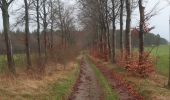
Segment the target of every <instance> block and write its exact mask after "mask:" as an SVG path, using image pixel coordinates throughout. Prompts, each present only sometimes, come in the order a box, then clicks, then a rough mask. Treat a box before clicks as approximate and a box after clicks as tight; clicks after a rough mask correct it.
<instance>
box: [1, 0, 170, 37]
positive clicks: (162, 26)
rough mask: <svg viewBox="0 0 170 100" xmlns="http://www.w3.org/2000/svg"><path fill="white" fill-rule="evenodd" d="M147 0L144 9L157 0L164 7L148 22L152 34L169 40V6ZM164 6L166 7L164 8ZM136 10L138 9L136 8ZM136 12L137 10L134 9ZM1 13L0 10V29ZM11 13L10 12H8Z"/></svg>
mask: <svg viewBox="0 0 170 100" xmlns="http://www.w3.org/2000/svg"><path fill="white" fill-rule="evenodd" d="M63 1H64V2H65V3H68V4H73V5H74V4H75V0H63ZM147 1H148V2H147V3H146V4H145V6H146V10H148V11H149V10H150V9H151V8H152V7H153V5H154V4H155V3H156V2H158V1H160V2H159V6H158V9H161V8H164V9H163V10H161V11H160V13H158V15H156V16H154V17H153V18H152V19H151V20H150V21H149V22H150V26H155V29H154V30H152V31H151V32H152V33H154V34H160V35H161V37H163V38H166V39H167V40H169V16H170V7H167V4H168V3H167V2H166V0H147ZM21 4H23V0H15V2H14V3H13V5H12V7H10V11H12V10H13V9H15V8H17V7H19V6H20V5H21ZM165 7H166V8H165ZM136 10H138V9H136ZM136 12H137V11H136ZM1 15H2V13H1V11H0V30H2V28H3V27H2V16H1ZM10 15H11V14H10ZM136 15H137V14H135V13H134V16H133V18H132V27H134V26H136V25H137V23H138V20H139V19H138V17H137V16H136ZM14 22H15V17H12V15H11V17H10V23H11V24H12V23H14Z"/></svg>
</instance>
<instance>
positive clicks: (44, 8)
mask: <svg viewBox="0 0 170 100" xmlns="http://www.w3.org/2000/svg"><path fill="white" fill-rule="evenodd" d="M45 5H46V0H43V15H44V18H43V27H44V29H43V32H44V53H45V59H46V58H47V13H46V6H45Z"/></svg>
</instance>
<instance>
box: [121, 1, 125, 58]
mask: <svg viewBox="0 0 170 100" xmlns="http://www.w3.org/2000/svg"><path fill="white" fill-rule="evenodd" d="M123 9H124V0H120V51H121V53H122V56H123V53H124V50H123V49H124V47H123Z"/></svg>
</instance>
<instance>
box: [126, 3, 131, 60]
mask: <svg viewBox="0 0 170 100" xmlns="http://www.w3.org/2000/svg"><path fill="white" fill-rule="evenodd" d="M126 13H127V18H126V32H125V42H126V44H125V47H126V58H127V57H128V56H129V57H130V56H131V0H126Z"/></svg>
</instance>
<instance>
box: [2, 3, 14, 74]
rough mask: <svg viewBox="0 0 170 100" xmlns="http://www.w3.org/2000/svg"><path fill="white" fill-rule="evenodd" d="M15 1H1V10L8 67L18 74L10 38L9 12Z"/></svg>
mask: <svg viewBox="0 0 170 100" xmlns="http://www.w3.org/2000/svg"><path fill="white" fill-rule="evenodd" d="M13 1H14V0H9V1H7V0H1V1H0V7H1V10H2V18H3V27H4V36H5V43H6V54H7V60H8V68H9V71H10V72H11V73H13V74H16V70H15V65H14V59H13V51H12V44H11V39H10V35H9V33H10V27H9V25H10V23H9V12H8V8H9V5H10V4H11V3H12V2H13Z"/></svg>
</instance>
